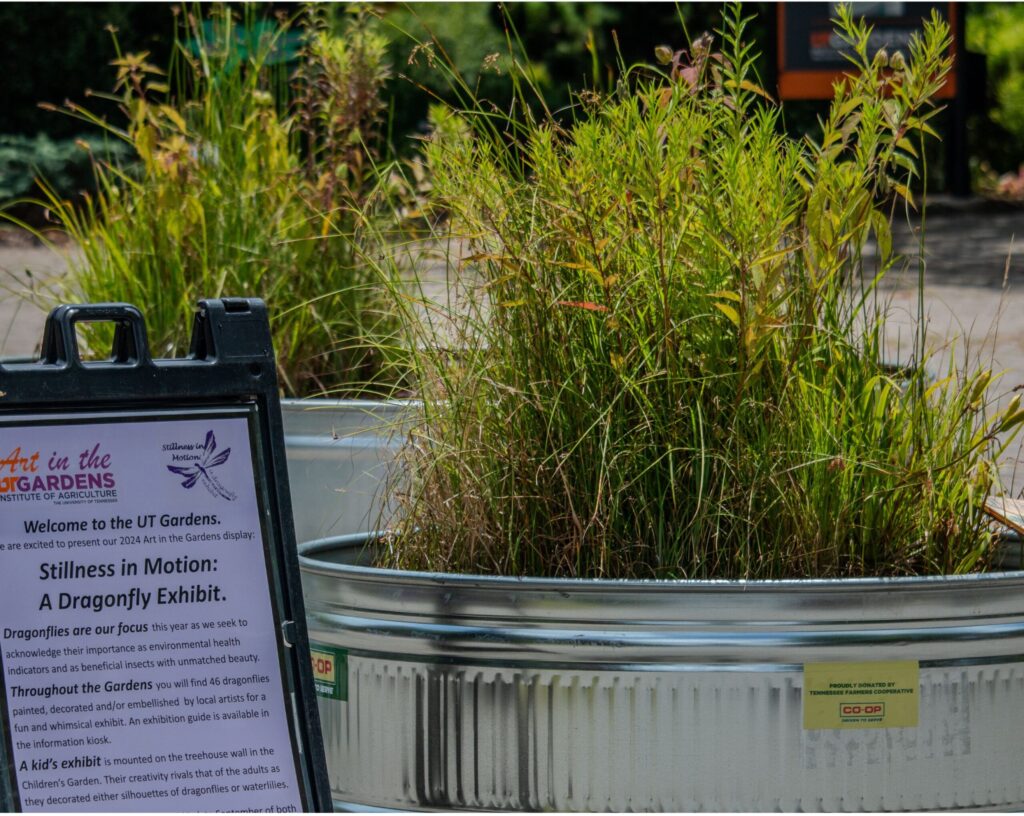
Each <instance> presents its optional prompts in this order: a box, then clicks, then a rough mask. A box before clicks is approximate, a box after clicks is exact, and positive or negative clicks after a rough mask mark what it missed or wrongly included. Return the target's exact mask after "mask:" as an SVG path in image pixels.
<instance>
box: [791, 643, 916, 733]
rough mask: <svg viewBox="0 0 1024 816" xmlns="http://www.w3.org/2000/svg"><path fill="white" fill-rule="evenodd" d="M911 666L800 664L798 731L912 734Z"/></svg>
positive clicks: (913, 665)
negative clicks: (883, 730)
mask: <svg viewBox="0 0 1024 816" xmlns="http://www.w3.org/2000/svg"><path fill="white" fill-rule="evenodd" d="M920 689H921V668H920V666H919V665H918V662H917V661H916V660H894V661H889V662H875V663H805V664H804V728H806V729H812V728H916V727H917V721H918V710H919V708H920V700H921V692H920Z"/></svg>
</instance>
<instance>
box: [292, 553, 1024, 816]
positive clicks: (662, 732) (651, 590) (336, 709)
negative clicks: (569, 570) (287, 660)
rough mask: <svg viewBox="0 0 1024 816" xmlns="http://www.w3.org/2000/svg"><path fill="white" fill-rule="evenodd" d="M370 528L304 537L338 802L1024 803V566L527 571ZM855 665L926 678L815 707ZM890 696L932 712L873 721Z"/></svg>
mask: <svg viewBox="0 0 1024 816" xmlns="http://www.w3.org/2000/svg"><path fill="white" fill-rule="evenodd" d="M364 545H365V537H362V536H351V537H348V538H347V539H335V540H330V541H321V542H312V543H309V544H306V545H303V546H302V547H301V548H300V553H301V563H302V570H303V584H304V591H305V596H306V609H307V614H308V620H309V634H310V640H311V641H312V643H313V645H312V649H313V657H314V663H315V664H316V663H317V660H318V656H319V659H320V671H318V673H317V677H318V681H317V682H318V692H319V693H320V694H321V695H322V696H321V697H320V714H321V718H322V723H323V731H324V740H325V743H326V749H327V758H328V764H329V769H330V778H331V785H332V789H333V793H334V798H335V805H336V807H338V808H341V809H363V808H366V807H368V806H371V807H383V808H399V809H443V810H459V809H496V810H557V811H604V810H611V811H655V810H661V811H692V810H726V811H748V810H755V811H766V810H782V811H801V810H804V811H856V810H872V811H873V810H937V809H947V808H1005V809H1017V808H1020V807H1021V806H1022V805H1024V572H1005V573H990V574H985V575H971V576H964V577H953V578H906V579H860V580H835V581H827V580H824V581H781V582H750V583H745V582H713V581H712V582H704V581H679V582H670V581H663V582H639V581H573V580H543V579H522V580H517V579H508V578H486V577H474V576H460V575H441V574H427V573H412V572H405V573H403V572H396V571H389V570H379V569H372V568H368V567H365V566H359V565H358V562H359V560H360V556H361V554H363V553H364V550H365V546H364ZM835 664H842V665H841V666H840V667H839V668H840V669H841V670H844V671H846V672H847V674H848V675H849V676H852V677H854V678H857V677H860V678H869V677H872V676H874V675H872V674H871V672H872V671H874V670H875V669H877V667H879V666H881V667H883V669H885V667H900V669H899V670H900V672H909V673H904V674H903V675H901V676H903V677H904V678H910V679H909V680H907V682H906V685H907V688H905V689H898V688H897V686H898V685H899V683H898V682H896V681H894V682H893V683H890V684H888V686H889V687H891V688H892V689H893V691H892V693H893V694H895V693H896V692H897V691H902V692H905V694H906V695H908V696H905V697H904V698H902V699H903V701H904V702H902V703H900V698H897V697H886V696H885V695H886V694H887V693H889V692H886V691H884V690H881V689H884V688H885V687H886V685H887V684H886V683H875V684H874V685H875V686H878V687H879V690H878V691H870V692H864V693H865V694H866V697H865V698H864V699H863V700H861V701H860V702H858V701H857V700H851V698H850V697H849V696H846V697H838V698H836V699H837V700H838V702H837V703H836V704H835V705H834V706H833V703H832V702H831V701H830V698H827V697H816V698H815V699H816V700H823V701H824V708H822V709H821V710H822V711H823V712H824V715H822V716H825V717H826V719H828V718H830V717H835V716H839V715H840V713H842V716H847V714H848V713H849V712H855V714H854V715H850V716H854V720H855V722H854V724H853V726H852V727H851V726H850V725H849V724H846V725H843V726H842V727H835V728H833V727H822V725H821V722H818V721H813V722H810V723H808V722H807V721H806V720H805V712H804V708H805V701H806V700H808V699H809V698H808V696H807V695H808V694H811V692H812V691H813V692H814V694H830V693H832V692H826V691H821V688H822V687H821V686H820V681H821V675H820V673H818V674H816V672H820V670H821V668H822V666H825V667H826V668H827V667H829V666H834V665H835ZM908 666H909V667H911V668H910V669H907V667H908ZM886 670H888V669H886ZM893 671H895V669H893ZM332 672H333V673H332ZM836 676H839V675H836ZM893 676H894V677H895V676H896V675H893ZM815 678H816V679H815ZM827 685H828V687H829V688H831V687H832V686H833V685H836V686H839V687H842V686H843V684H842V683H839V684H827ZM856 685H858V687H860V686H864V687H870V686H871V685H872V684H870V683H868V684H865V683H862V682H860V681H857V683H856ZM812 687H813V688H812ZM835 693H836V694H840V695H841V694H848V692H844V691H841V690H837V691H836V692H835ZM857 693H860V692H859V691H858V692H857ZM843 700H846V701H847V703H849V705H846V704H842V705H841V703H842V702H843ZM872 700H875V701H879V700H881V701H882V703H881V704H880V705H881V706H882V707H885V706H892V707H893V708H891V709H890V711H891V712H896V711H897V708H898V707H899V706H900V705H903V706H904V708H905V710H904V714H905V715H907V716H909V715H911V714H912V715H913V719H914V720H915V721H916V724H915V725H912V726H907V725H901V726H899V727H882V726H880V725H879V722H878V718H877V717H876V718H875V721H874V722H871V721H870V718H867V719H865V720H864V721H863V722H861V721H858V720H857V719H856V716H855V715H856V713H857V712H860V711H861V705H860V703H862V702H863V703H868V704H870V703H872ZM908 701H909V702H910V703H912V705H909V704H908ZM854 703H856V705H854ZM833 709H835V710H833ZM810 710H811V709H808V711H809V712H810ZM864 710H866V711H870V712H872V713H877V712H878V711H879V705H873V706H872V707H870V708H869V707H867V706H864ZM908 712H909V714H908ZM807 716H808V717H810V716H811V715H810V714H809V713H808V714H807ZM814 716H815V717H817V716H818V715H817V714H815V715H814ZM885 716H887V715H885Z"/></svg>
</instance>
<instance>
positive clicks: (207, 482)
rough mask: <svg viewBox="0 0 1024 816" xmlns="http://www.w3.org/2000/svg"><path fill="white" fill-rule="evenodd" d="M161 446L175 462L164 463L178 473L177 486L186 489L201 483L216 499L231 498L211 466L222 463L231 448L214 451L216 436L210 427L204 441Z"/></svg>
mask: <svg viewBox="0 0 1024 816" xmlns="http://www.w3.org/2000/svg"><path fill="white" fill-rule="evenodd" d="M163 449H164V451H169V452H170V454H171V461H173V462H178V463H179V464H175V465H168V466H167V469H168V470H169V471H170V472H171V473H174V474H177V475H178V476H181V486H182V487H184V488H185V489H186V490H191V489H192V488H193V487H195V486H196V485H197V484H201V485H202V486H203V487H205V488H206V489H207V490H208V491H210V493H211V494H212V495H214V496H216V497H217V498H219V499H226V500H227V501H234V500H235V498H236V496H235V494H234V493H232V492H231V491H230V490H228V489H227V488H226V487H224V485H222V484H221V482H220V480H219V479H218V478H217V475H216V474H215V473H214V472H213V470H214V468H218V467H220V466H221V465H223V464H224V463H225V462H226V461H228V457H230V456H231V448H225V449H224V450H222V451H220V453H218V452H217V437H215V436H214V435H213V431H207V432H206V441H205V442H203V443H202V444H199V443H187V444H181V443H179V442H172V443H170V444H169V445H164V447H163Z"/></svg>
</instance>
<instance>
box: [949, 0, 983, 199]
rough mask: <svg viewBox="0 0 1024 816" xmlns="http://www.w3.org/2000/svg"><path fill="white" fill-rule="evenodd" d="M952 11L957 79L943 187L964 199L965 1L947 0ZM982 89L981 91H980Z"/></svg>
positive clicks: (966, 177)
mask: <svg viewBox="0 0 1024 816" xmlns="http://www.w3.org/2000/svg"><path fill="white" fill-rule="evenodd" d="M950 10H951V11H952V12H953V14H952V15H951V16H952V18H953V19H952V20H950V23H951V24H952V28H953V31H952V34H953V49H954V51H955V53H956V62H955V63H954V64H953V76H954V81H955V82H956V94H955V95H954V96H953V99H952V100H950V103H949V120H948V125H947V129H946V188H947V189H948V190H949V192H950V193H951V194H952V195H954V196H956V197H957V198H966V197H968V196H969V195H970V194H971V173H970V166H969V163H968V161H969V160H968V152H967V110H968V98H969V97H968V92H969V91H968V88H967V84H968V75H969V74H968V71H967V61H968V56H967V43H966V40H965V37H964V31H965V25H964V15H965V14H966V12H967V4H966V3H950ZM982 92H983V91H982Z"/></svg>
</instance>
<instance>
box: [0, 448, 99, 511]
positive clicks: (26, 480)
mask: <svg viewBox="0 0 1024 816" xmlns="http://www.w3.org/2000/svg"><path fill="white" fill-rule="evenodd" d="M26 501H27V502H32V501H46V502H53V503H54V504H81V503H92V502H114V501H117V480H116V479H115V478H114V473H113V462H112V457H111V454H109V453H107V452H105V451H104V450H103V448H102V447H101V445H100V444H99V443H96V444H91V445H87V446H86V447H84V448H83V449H81V450H74V451H44V450H38V449H37V450H32V449H28V448H24V447H21V446H16V447H15V448H13V449H12V450H10V451H9V452H8V453H7V455H6V456H5V457H4V458H3V459H0V502H26Z"/></svg>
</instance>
